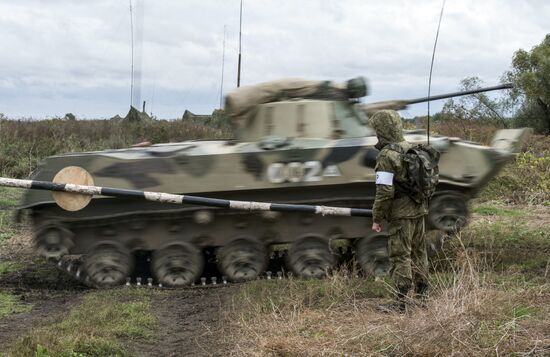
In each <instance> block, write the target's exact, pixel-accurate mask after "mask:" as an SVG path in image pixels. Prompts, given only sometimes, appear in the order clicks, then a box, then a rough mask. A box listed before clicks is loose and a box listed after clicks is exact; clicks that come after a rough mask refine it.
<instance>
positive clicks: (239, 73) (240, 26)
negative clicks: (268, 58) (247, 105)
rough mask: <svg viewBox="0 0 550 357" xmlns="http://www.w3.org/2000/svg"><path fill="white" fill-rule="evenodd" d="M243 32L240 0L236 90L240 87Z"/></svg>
mask: <svg viewBox="0 0 550 357" xmlns="http://www.w3.org/2000/svg"><path fill="white" fill-rule="evenodd" d="M242 30H243V0H241V12H240V16H239V64H238V66H237V88H238V87H240V86H241V42H242V41H241V40H242Z"/></svg>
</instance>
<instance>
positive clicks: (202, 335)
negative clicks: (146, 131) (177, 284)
mask: <svg viewBox="0 0 550 357" xmlns="http://www.w3.org/2000/svg"><path fill="white" fill-rule="evenodd" d="M0 252H1V253H0V261H8V260H9V261H11V262H17V263H19V264H20V266H21V269H19V270H17V271H13V272H8V273H3V274H0V293H9V294H13V295H16V296H20V299H21V303H22V304H23V305H29V306H32V309H31V310H30V311H29V312H24V313H17V314H11V315H8V316H4V317H0V355H2V353H5V351H6V350H7V349H8V347H9V346H10V344H13V342H15V341H16V340H17V339H18V338H19V337H21V336H25V335H28V334H29V333H32V329H34V328H38V327H40V326H45V325H50V324H53V323H56V322H59V321H61V320H63V318H64V317H65V316H66V315H67V314H68V313H69V311H70V310H71V309H72V308H74V307H77V306H78V304H80V302H81V300H82V297H83V296H85V294H88V293H90V292H92V291H93V290H92V289H89V288H87V287H86V286H83V285H82V284H80V283H78V282H76V281H74V280H73V279H72V278H70V277H68V276H67V275H66V274H65V273H64V272H61V271H59V270H58V269H57V268H56V267H55V265H54V264H52V263H50V262H46V261H42V260H40V259H37V258H36V257H35V256H34V254H33V252H32V249H31V247H30V235H29V234H28V233H22V234H21V236H18V237H16V238H13V239H12V240H10V241H5V242H3V244H2V249H1V250H0ZM235 288H236V287H235V286H220V287H219V288H204V289H203V288H189V289H178V290H168V289H166V290H165V293H164V294H159V295H155V296H154V299H153V301H152V303H151V306H152V311H151V312H152V313H153V314H154V315H155V316H156V317H157V318H158V321H159V326H158V328H157V329H155V332H154V336H153V338H151V339H146V340H123V341H121V342H122V343H123V345H124V346H125V348H126V349H127V350H128V351H129V352H130V353H132V355H136V356H182V355H189V356H217V355H223V351H222V350H221V346H220V344H219V341H220V340H221V336H219V335H218V334H219V331H220V330H221V329H220V328H219V327H220V323H221V322H220V319H221V312H222V310H223V301H224V299H226V298H227V297H228V296H230V295H231V293H232V291H233V290H234V289H235ZM144 289H145V288H144Z"/></svg>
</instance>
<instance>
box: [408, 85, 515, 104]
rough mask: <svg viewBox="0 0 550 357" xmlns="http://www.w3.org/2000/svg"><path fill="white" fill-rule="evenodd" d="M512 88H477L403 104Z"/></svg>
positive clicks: (411, 100)
mask: <svg viewBox="0 0 550 357" xmlns="http://www.w3.org/2000/svg"><path fill="white" fill-rule="evenodd" d="M513 87H514V85H513V84H512V83H506V84H501V85H498V86H492V87H485V88H477V89H471V90H466V91H461V92H453V93H446V94H439V95H432V96H430V97H420V98H416V99H410V100H406V101H405V102H406V103H407V104H417V103H424V102H429V101H434V100H440V99H447V98H454V97H462V96H464V95H470V94H477V93H484V92H491V91H495V90H502V89H510V88H513Z"/></svg>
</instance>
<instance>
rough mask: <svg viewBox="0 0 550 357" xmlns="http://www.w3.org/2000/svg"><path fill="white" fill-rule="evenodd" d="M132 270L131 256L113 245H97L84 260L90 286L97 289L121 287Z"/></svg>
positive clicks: (123, 249) (125, 250) (126, 251)
mask: <svg viewBox="0 0 550 357" xmlns="http://www.w3.org/2000/svg"><path fill="white" fill-rule="evenodd" d="M133 268H134V261H133V257H132V254H131V253H130V252H129V251H128V250H127V249H125V248H123V247H121V246H119V245H117V244H115V243H102V244H99V245H97V246H96V247H95V248H94V249H93V250H92V252H91V253H90V254H88V255H87V256H86V257H85V259H84V270H85V272H86V274H87V276H88V278H89V280H90V283H91V285H93V286H96V287H99V288H104V287H112V286H117V285H121V284H122V283H123V282H124V280H125V279H126V277H128V276H130V274H131V273H132V269H133Z"/></svg>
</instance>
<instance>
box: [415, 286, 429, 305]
mask: <svg viewBox="0 0 550 357" xmlns="http://www.w3.org/2000/svg"><path fill="white" fill-rule="evenodd" d="M414 297H415V298H416V299H417V301H418V305H420V307H426V305H427V302H428V284H426V283H425V282H423V281H420V282H417V283H416V284H415V287H414Z"/></svg>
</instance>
